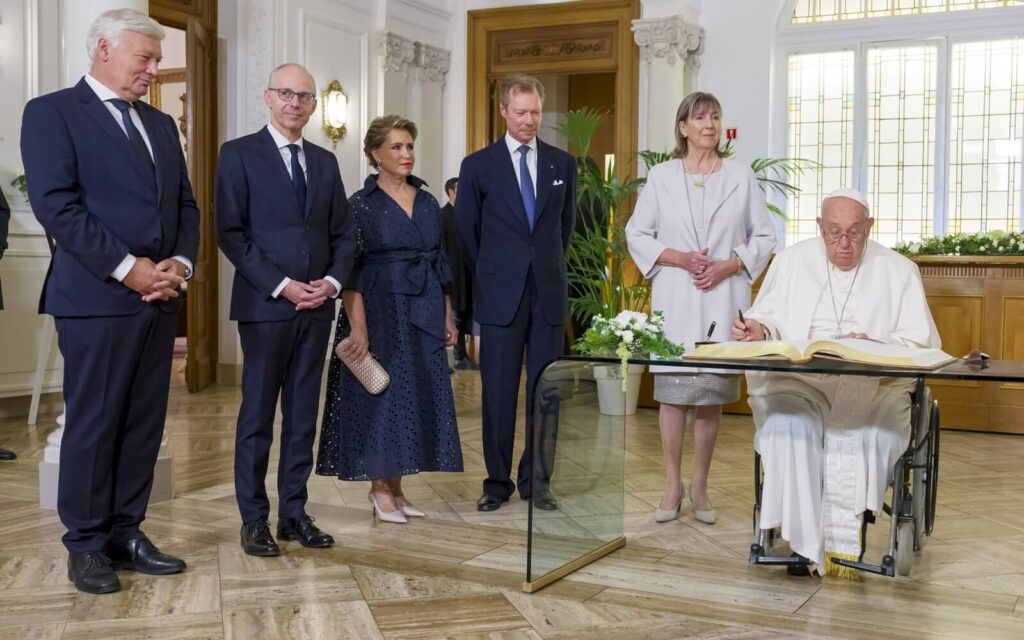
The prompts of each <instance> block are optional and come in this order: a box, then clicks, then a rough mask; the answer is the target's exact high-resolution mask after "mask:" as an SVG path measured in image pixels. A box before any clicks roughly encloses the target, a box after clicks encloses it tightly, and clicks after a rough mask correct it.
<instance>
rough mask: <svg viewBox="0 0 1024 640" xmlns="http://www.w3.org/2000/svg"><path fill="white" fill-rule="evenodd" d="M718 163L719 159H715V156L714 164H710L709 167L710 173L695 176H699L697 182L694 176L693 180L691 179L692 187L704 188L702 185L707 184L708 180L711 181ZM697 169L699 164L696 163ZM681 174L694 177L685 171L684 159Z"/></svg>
mask: <svg viewBox="0 0 1024 640" xmlns="http://www.w3.org/2000/svg"><path fill="white" fill-rule="evenodd" d="M720 161H721V158H720V157H717V156H716V157H715V162H714V164H712V165H711V171H708V172H707V173H706V174H703V173H702V174H697V175H699V176H700V179H699V180H698V179H697V178H696V176H694V179H693V186H694V187H696V188H698V189H703V188H704V184H705V183H706V182H707V181H708V180H710V179H711V174H713V173H714V172H715V169H717V168H718V163H719V162H720ZM697 168H698V169H699V168H700V163H699V162H698V163H697ZM683 173H684V174H686V175H688V176H690V175H694V174H691V173H689V172H688V171H687V170H686V159H685V158H684V159H683Z"/></svg>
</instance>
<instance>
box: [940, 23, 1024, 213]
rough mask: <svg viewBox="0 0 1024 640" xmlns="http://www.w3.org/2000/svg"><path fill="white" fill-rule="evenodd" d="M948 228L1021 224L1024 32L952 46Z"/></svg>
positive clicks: (1023, 131)
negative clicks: (1003, 38)
mask: <svg viewBox="0 0 1024 640" xmlns="http://www.w3.org/2000/svg"><path fill="white" fill-rule="evenodd" d="M950 116H951V117H950V130H949V142H950V148H949V226H948V231H949V232H951V233H952V232H965V233H970V232H976V231H989V230H995V229H1001V230H1004V231H1017V230H1018V229H1019V228H1020V211H1021V203H1020V188H1021V185H1020V179H1021V178H1020V176H1021V164H1020V163H1021V152H1022V148H1024V141H1022V138H1024V39H1021V38H1017V39H1014V40H1002V41H998V42H969V43H961V44H955V45H953V52H952V65H951V69H950Z"/></svg>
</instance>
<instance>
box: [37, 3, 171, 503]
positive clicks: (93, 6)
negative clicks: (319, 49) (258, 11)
mask: <svg viewBox="0 0 1024 640" xmlns="http://www.w3.org/2000/svg"><path fill="white" fill-rule="evenodd" d="M111 9H135V10H136V11H139V12H140V13H145V14H147V15H148V14H149V2H148V0H61V2H60V25H61V38H60V41H61V44H62V50H61V53H60V71H61V79H60V84H61V87H71V86H74V85H76V84H78V81H79V80H81V79H82V76H84V75H85V74H86V73H87V72H88V71H89V67H90V66H91V62H90V60H89V56H88V54H87V52H86V48H85V42H86V38H87V36H88V35H89V27H91V26H92V23H93V21H94V20H95V19H96V18H97V17H99V15H100V14H101V13H103V12H104V11H109V10H111ZM66 373H67V372H65V375H66ZM65 419H66V414H63V413H62V414H61V415H60V416H58V417H57V424H58V425H59V426H58V428H57V429H56V430H54V431H53V432H51V433H50V435H48V436H47V437H46V448H45V449H44V450H43V459H42V460H41V461H40V462H39V506H40V507H42V508H43V509H56V508H57V477H58V472H59V468H60V443H61V439H62V438H63V437H64V421H65ZM170 456H171V453H170V448H169V447H168V444H167V437H166V436H164V438H163V440H162V441H161V442H160V455H159V458H158V460H157V471H156V474H155V477H154V480H153V493H152V497H151V498H150V501H151V502H159V501H160V500H169V499H170V498H171V495H172V493H173V485H172V483H171V480H172V477H171V471H170V467H171V457H170Z"/></svg>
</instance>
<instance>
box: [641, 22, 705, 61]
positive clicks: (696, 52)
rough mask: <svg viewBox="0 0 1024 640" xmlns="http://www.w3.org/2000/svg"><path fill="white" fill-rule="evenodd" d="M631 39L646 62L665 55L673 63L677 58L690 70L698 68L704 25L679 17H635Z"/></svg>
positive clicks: (702, 46)
mask: <svg viewBox="0 0 1024 640" xmlns="http://www.w3.org/2000/svg"><path fill="white" fill-rule="evenodd" d="M633 41H634V42H636V44H637V46H639V47H640V59H641V60H643V61H644V62H646V63H648V64H650V63H651V62H652V61H653V60H654V59H655V58H664V59H665V61H666V62H668V64H669V65H670V66H675V64H676V59H677V58H678V59H679V60H682V61H684V62H685V63H686V65H687V67H688V68H689V69H691V70H693V71H696V70H697V69H699V68H700V56H701V54H702V53H703V52H704V28H703V27H699V26H697V25H693V24H690V23H688V22H686V20H684V19H683V17H682V16H672V17H668V18H652V19H640V20H634V21H633Z"/></svg>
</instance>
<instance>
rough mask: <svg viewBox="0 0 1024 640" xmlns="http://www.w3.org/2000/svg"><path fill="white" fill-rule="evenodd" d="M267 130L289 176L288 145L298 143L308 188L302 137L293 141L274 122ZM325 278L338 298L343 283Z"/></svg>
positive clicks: (277, 291)
mask: <svg viewBox="0 0 1024 640" xmlns="http://www.w3.org/2000/svg"><path fill="white" fill-rule="evenodd" d="M267 131H269V132H270V137H271V138H273V139H274V144H276V145H277V150H278V152H279V153H280V154H281V160H282V161H283V162H284V168H285V170H286V171H288V177H289V178H291V177H292V150H291V149H289V148H288V145H290V144H294V145H298V147H299V153H298V157H299V166H300V167H302V178H303V179H304V180H305V181H306V186H307V188H308V187H309V180H308V178H309V170H308V169H307V168H306V149H305V147H303V146H302V138H299V139H298V140H296V141H295V142H292V141H291V140H289V139H288V138H286V137H284V135H283V134H282V133H281V132H280V131H278V130H277V129H275V128H274V125H272V124H268V125H267ZM324 280H326V281H328V282H330V283H331V284H333V285H334V295H333V296H331V297H332V298H337V297H338V294H339V293H341V283H340V282H338V281H337V280H335V279H334V278H332V277H331V276H324ZM291 281H292V279H291V278H287V277H286V278H285V279H284V280H282V281H281V284H279V285H277V288H276V289H274V291H273V293H271V294H270V295H271V297H274V298H276V297H278V296H280V295H281V292H282V291H284V288H285V287H287V286H288V283H289V282H291Z"/></svg>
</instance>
